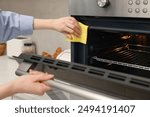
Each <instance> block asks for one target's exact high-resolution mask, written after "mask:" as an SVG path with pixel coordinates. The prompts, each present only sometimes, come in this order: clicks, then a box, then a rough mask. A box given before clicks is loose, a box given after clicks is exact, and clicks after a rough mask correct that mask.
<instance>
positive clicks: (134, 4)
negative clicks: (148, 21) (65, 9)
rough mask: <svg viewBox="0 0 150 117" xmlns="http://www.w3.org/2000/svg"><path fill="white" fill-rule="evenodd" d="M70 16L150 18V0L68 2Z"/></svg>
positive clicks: (78, 0)
mask: <svg viewBox="0 0 150 117" xmlns="http://www.w3.org/2000/svg"><path fill="white" fill-rule="evenodd" d="M69 6H70V8H69V12H70V15H79V16H107V17H138V18H150V0H70V5H69Z"/></svg>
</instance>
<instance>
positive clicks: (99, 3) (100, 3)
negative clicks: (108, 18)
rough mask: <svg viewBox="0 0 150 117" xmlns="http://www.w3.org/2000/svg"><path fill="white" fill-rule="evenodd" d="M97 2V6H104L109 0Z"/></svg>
mask: <svg viewBox="0 0 150 117" xmlns="http://www.w3.org/2000/svg"><path fill="white" fill-rule="evenodd" d="M97 4H98V6H99V7H101V8H104V7H106V6H108V5H109V0H98V1H97Z"/></svg>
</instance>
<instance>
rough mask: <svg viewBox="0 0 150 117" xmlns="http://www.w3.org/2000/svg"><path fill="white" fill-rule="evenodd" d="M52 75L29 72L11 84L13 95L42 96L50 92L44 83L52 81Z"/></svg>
mask: <svg viewBox="0 0 150 117" xmlns="http://www.w3.org/2000/svg"><path fill="white" fill-rule="evenodd" d="M53 78H54V75H52V74H47V73H42V72H38V71H32V70H30V72H29V74H28V75H24V76H21V77H20V78H17V79H16V80H14V81H13V82H12V85H13V91H14V92H13V93H14V94H15V93H30V94H36V95H43V94H44V93H45V92H46V91H48V90H51V87H50V86H48V85H47V84H46V83H44V81H47V80H52V79H53Z"/></svg>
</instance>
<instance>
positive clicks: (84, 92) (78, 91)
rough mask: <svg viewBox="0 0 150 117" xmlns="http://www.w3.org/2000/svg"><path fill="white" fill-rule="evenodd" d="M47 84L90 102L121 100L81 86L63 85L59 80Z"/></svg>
mask: <svg viewBox="0 0 150 117" xmlns="http://www.w3.org/2000/svg"><path fill="white" fill-rule="evenodd" d="M46 83H48V84H49V85H51V86H53V87H55V88H58V89H60V90H63V91H66V92H69V93H71V94H75V95H77V96H81V97H83V98H84V99H90V100H102V99H105V100H106V99H108V100H113V99H119V98H115V97H111V96H108V95H106V94H103V93H97V92H95V91H92V90H89V89H84V88H82V87H79V86H75V85H71V84H67V83H63V82H60V81H58V80H54V81H53V80H49V81H46Z"/></svg>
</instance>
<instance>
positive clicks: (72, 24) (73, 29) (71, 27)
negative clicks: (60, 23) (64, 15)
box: [66, 17, 81, 37]
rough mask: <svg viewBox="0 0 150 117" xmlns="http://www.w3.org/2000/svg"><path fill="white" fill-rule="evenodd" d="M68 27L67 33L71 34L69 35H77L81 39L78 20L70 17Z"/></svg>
mask: <svg viewBox="0 0 150 117" xmlns="http://www.w3.org/2000/svg"><path fill="white" fill-rule="evenodd" d="M66 27H67V28H66V32H69V33H71V34H73V35H75V36H76V37H80V35H81V28H80V26H79V23H78V22H77V20H76V19H74V18H73V17H69V20H68V22H67V24H66Z"/></svg>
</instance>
